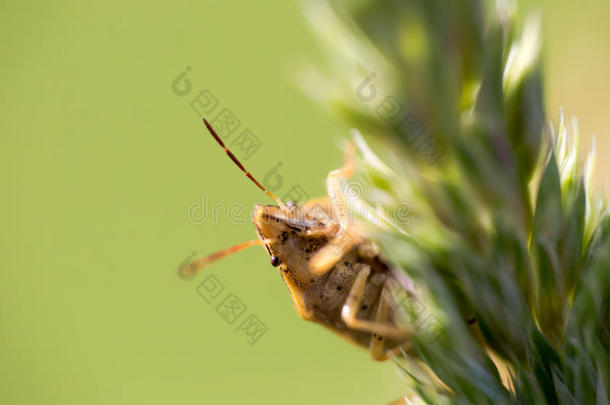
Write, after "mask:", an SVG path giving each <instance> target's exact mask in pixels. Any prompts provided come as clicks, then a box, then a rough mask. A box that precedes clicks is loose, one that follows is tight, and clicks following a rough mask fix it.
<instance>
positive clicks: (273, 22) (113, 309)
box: [0, 0, 610, 405]
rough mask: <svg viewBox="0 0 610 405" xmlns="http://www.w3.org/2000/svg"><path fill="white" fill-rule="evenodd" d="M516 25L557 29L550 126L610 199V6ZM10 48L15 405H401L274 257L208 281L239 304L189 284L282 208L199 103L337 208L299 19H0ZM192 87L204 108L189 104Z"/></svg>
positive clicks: (5, 252)
mask: <svg viewBox="0 0 610 405" xmlns="http://www.w3.org/2000/svg"><path fill="white" fill-rule="evenodd" d="M521 5H522V8H521V11H522V12H525V11H529V10H535V9H538V10H541V11H542V13H543V17H544V24H545V25H544V36H545V41H546V42H545V43H546V47H545V54H546V64H545V69H546V73H547V76H546V95H547V102H548V104H547V111H548V112H549V118H551V119H553V120H555V121H556V120H557V117H558V108H559V106H563V107H564V108H565V111H566V114H567V115H577V116H578V118H579V121H580V128H581V133H582V135H583V147H585V148H588V145H589V142H590V139H591V135H596V137H597V140H598V149H599V150H598V152H599V162H600V163H599V167H598V173H599V175H600V177H601V178H602V179H604V181H605V184H606V187H608V185H610V178H609V176H608V175H607V173H608V169H609V168H610V164H609V159H606V153H608V152H609V151H610V136H609V135H610V114H609V113H610V110H609V104H608V102H607V100H608V96H607V95H608V94H610V80H609V79H608V73H609V65H610V25H608V24H607V21H608V15H609V13H610V5H609V3H608V2H607V1H605V0H585V1H581V2H578V3H576V2H573V1H567V0H561V1H557V0H555V1H551V0H548V1H542V2H541V1H536V2H534V1H527V2H522V4H521ZM0 38H2V40H1V41H0V50H1V57H2V59H1V62H0V103H1V104H0V105H1V107H2V115H1V117H2V118H1V119H0V179H1V184H2V191H1V195H2V198H1V199H0V229H1V232H0V257H1V260H0V263H1V265H0V266H1V267H0V268H1V272H0V403H3V404H147V405H153V404H167V403H178V404H202V403H206V404H241V403H244V404H246V403H256V404H286V403H291V404H312V403H318V404H340V403H350V404H371V403H386V402H389V401H390V400H392V399H395V398H397V397H399V396H400V394H401V393H403V382H402V380H401V377H400V376H399V375H398V373H397V371H396V370H395V369H394V368H393V366H392V364H390V363H389V362H386V363H374V362H371V361H370V360H369V358H368V354H367V353H366V352H365V351H363V350H361V349H359V348H357V347H353V346H351V345H348V344H346V343H345V342H343V341H342V340H341V339H340V338H338V337H336V336H335V335H333V334H332V333H330V332H328V331H326V330H324V329H322V328H321V327H318V326H316V325H312V324H309V323H307V322H305V321H302V320H301V319H299V318H298V316H297V315H296V312H295V310H294V308H293V304H292V302H291V300H290V297H289V294H288V291H287V289H286V287H285V286H284V285H283V283H282V281H281V277H280V275H279V274H278V272H277V270H276V269H274V268H272V267H271V266H270V265H269V264H268V257H267V255H266V254H265V253H264V252H263V251H262V250H261V249H260V248H255V249H251V250H248V251H244V252H242V253H240V254H239V255H235V256H232V257H229V258H227V259H226V260H224V261H222V262H220V263H218V264H217V265H215V266H214V267H213V268H210V269H209V273H208V274H214V275H215V276H216V278H217V280H218V281H220V282H221V283H222V284H223V286H224V287H225V289H224V291H223V293H222V294H221V295H220V296H219V298H217V300H216V301H213V302H212V303H208V302H206V301H205V300H204V299H203V298H202V296H201V295H200V294H198V291H197V288H198V286H199V285H200V283H201V282H202V281H203V280H204V279H205V275H204V274H200V275H199V276H198V277H197V278H195V279H193V280H182V279H180V278H179V277H178V276H177V275H176V269H177V267H178V266H179V265H180V264H181V263H182V262H184V261H185V260H188V259H189V258H190V257H192V256H193V255H196V256H200V255H204V254H206V253H209V252H211V251H214V250H217V249H220V248H223V247H226V246H229V245H231V244H234V243H237V242H241V241H245V240H248V239H251V238H253V237H254V236H255V235H254V230H253V227H252V226H251V224H250V223H249V222H248V212H247V211H248V209H247V208H249V207H251V206H252V204H253V203H255V202H259V201H263V202H269V201H268V199H267V198H266V196H265V195H264V194H263V193H261V192H260V191H259V190H258V189H257V188H256V187H254V186H253V185H252V184H250V183H249V182H247V181H246V180H245V179H244V177H243V175H242V174H241V173H240V172H239V171H238V170H237V169H236V168H235V167H234V166H233V165H231V164H230V162H229V161H228V160H227V158H226V157H225V156H224V154H223V153H222V151H221V150H220V149H218V147H217V146H216V145H215V144H214V143H213V141H212V140H211V138H210V137H209V136H207V135H206V134H205V132H204V131H203V128H202V125H201V123H200V120H199V118H198V115H197V113H196V112H195V111H194V110H193V109H192V107H191V102H192V101H193V100H194V99H195V98H197V97H198V95H199V94H200V92H201V91H203V90H207V91H208V92H209V93H207V94H211V95H212V96H213V97H215V98H216V100H217V101H218V107H217V109H216V110H215V112H214V114H213V115H215V114H216V113H218V112H219V111H220V110H221V109H224V108H227V109H229V110H230V111H231V112H232V113H233V114H234V115H235V117H237V118H238V119H239V120H240V122H241V126H240V128H239V130H238V132H239V131H241V130H243V129H246V128H247V129H249V130H250V131H251V133H252V134H254V135H255V136H256V137H257V138H258V139H259V140H260V143H261V145H260V148H259V149H258V150H257V151H256V152H255V153H253V154H252V155H251V156H250V157H249V158H248V160H247V161H246V162H247V165H248V166H249V168H250V169H251V171H252V172H254V173H255V174H256V175H257V176H258V177H259V178H261V179H262V178H266V179H267V181H268V182H269V181H271V180H272V182H273V184H274V185H275V186H276V188H277V189H278V191H277V192H278V194H280V195H284V194H285V193H287V192H289V191H290V190H291V189H292V187H293V186H299V187H301V189H302V190H303V191H305V192H306V193H307V194H309V195H310V196H315V195H319V194H322V193H324V188H323V180H324V177H325V175H326V173H327V172H328V171H329V170H330V169H332V168H333V167H334V166H335V165H336V164H337V163H338V162H339V161H340V152H339V151H338V149H337V148H336V145H337V140H339V139H340V138H341V137H342V136H344V135H345V134H346V129H347V128H345V127H343V126H342V125H341V124H339V123H338V122H336V121H334V120H333V119H331V118H330V117H329V116H327V115H326V114H325V113H324V111H322V110H321V109H320V108H319V107H318V106H316V105H315V104H313V103H312V102H311V101H310V100H309V99H307V98H306V97H305V96H304V95H303V94H302V93H301V92H300V91H299V90H298V89H296V87H295V86H294V85H293V82H292V79H291V75H290V72H291V71H292V67H293V66H295V65H298V64H299V63H301V62H311V63H314V64H315V63H317V61H320V60H321V58H322V55H323V52H322V50H321V49H320V48H319V46H318V44H317V43H316V42H315V41H314V38H313V36H312V35H311V33H310V31H309V28H308V26H307V24H306V23H305V21H304V19H303V18H302V16H301V12H300V6H299V4H298V3H297V2H295V1H292V0H291V1H258V2H246V1H241V2H238V1H222V2H221V1H218V0H207V1H198V2H194V1H178V2H173V3H166V4H156V3H150V2H141V1H132V2H124V1H107V2H89V3H88V4H85V3H84V2H76V1H61V2H34V1H16V0H10V1H7V0H4V1H2V2H1V3H0ZM187 67H188V68H189V69H190V71H188V74H187V76H186V78H187V79H188V80H189V81H190V84H191V90H190V92H189V91H187V88H183V89H184V93H188V94H184V95H179V94H176V92H175V91H173V90H172V82H173V81H174V79H175V78H176V77H177V76H178V75H179V74H180V73H181V72H183V71H185V69H187ZM178 93H179V92H178ZM233 136H237V135H233ZM238 154H239V153H238ZM272 170H275V171H272ZM278 176H279V177H278ZM279 181H281V184H280V183H278V182H279ZM202 201H203V202H202ZM198 202H199V204H201V205H197V203H198ZM231 204H233V205H231ZM189 207H191V213H195V216H194V217H193V215H191V218H190V219H189V215H188V211H189ZM231 207H246V209H240V208H231ZM198 209H202V210H199V211H197V210H198ZM214 213H217V217H216V218H215V215H214ZM205 214H207V215H208V216H207V218H206V217H205ZM229 293H233V294H234V296H235V297H238V298H239V300H240V301H241V302H242V303H243V304H244V305H245V306H246V309H245V312H244V314H243V315H242V316H241V318H240V319H238V320H237V321H235V323H233V324H228V323H227V322H226V321H225V320H224V319H223V317H222V316H221V315H220V314H219V313H218V312H217V311H216V307H217V305H218V304H219V303H220V301H221V300H222V298H224V297H225V296H226V295H228V294H229ZM249 314H254V315H256V316H257V317H258V319H259V320H260V321H262V322H263V323H264V325H265V327H266V328H267V331H266V333H265V334H263V335H262V336H261V337H260V338H259V339H258V340H257V341H256V342H255V344H253V345H251V344H249V339H248V336H246V334H245V333H243V331H238V330H236V329H238V327H239V324H240V322H241V321H242V320H243V319H245V317H246V316H248V315H249Z"/></svg>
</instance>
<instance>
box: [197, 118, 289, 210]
mask: <svg viewBox="0 0 610 405" xmlns="http://www.w3.org/2000/svg"><path fill="white" fill-rule="evenodd" d="M203 123H204V124H205V126H206V128H207V129H208V131H210V134H212V136H213V137H214V139H216V142H218V144H219V145H220V147H221V148H223V149H224V150H225V152H226V154H227V155H228V156H229V157H230V158H231V160H232V161H233V163H235V164H236V165H237V167H239V168H240V169H241V171H242V172H244V173H245V175H246V177H248V178H249V179H250V180H251V181H252V182H253V183H254V184H256V186H257V187H258V188H260V189H261V190H263V191H264V192H265V194H267V195H268V196H269V197H271V198H273V199H274V200H275V201H276V202H277V204H278V205H279V207H280V208H282V209H284V208H286V205H285V204H284V203H283V202H282V200H280V199H279V198H278V197H276V196H275V195H273V194H272V193H271V192H270V191H268V190H267V189H266V188H265V187H264V186H263V185H262V184H261V183H259V182H258V180H256V179H255V178H254V176H252V174H250V172H249V171H247V170H246V168H245V167H244V165H243V164H242V163H241V162H240V161H239V159H237V157H235V155H234V154H233V152H231V151H230V150H229V148H227V147H226V146H225V143H224V142H223V141H222V139H220V137H219V136H218V134H217V133H216V131H214V128H212V125H210V123H209V122H208V120H206V119H205V118H204V119H203Z"/></svg>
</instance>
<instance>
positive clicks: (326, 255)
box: [310, 143, 359, 275]
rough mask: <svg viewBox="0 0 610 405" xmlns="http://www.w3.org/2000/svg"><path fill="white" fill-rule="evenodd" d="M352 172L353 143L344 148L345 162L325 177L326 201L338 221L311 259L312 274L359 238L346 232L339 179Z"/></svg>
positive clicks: (321, 271) (333, 261)
mask: <svg viewBox="0 0 610 405" xmlns="http://www.w3.org/2000/svg"><path fill="white" fill-rule="evenodd" d="M353 174H354V144H353V143H348V144H347V147H346V148H345V162H344V163H343V166H341V167H340V168H338V169H336V170H333V171H331V172H330V173H329V174H328V177H327V178H326V191H327V192H328V203H329V206H330V211H331V213H332V216H333V220H334V221H336V222H338V224H339V230H338V232H337V233H336V234H335V236H334V237H333V238H332V239H331V240H330V241H329V243H328V244H327V245H326V246H324V247H323V248H322V249H320V251H319V252H318V253H317V254H316V255H315V256H314V257H313V258H312V259H311V264H310V266H311V269H312V270H313V272H314V274H318V275H321V274H324V273H326V272H327V271H328V270H330V268H331V267H333V266H334V265H335V264H336V263H337V262H338V261H339V260H340V259H341V258H342V257H343V256H344V255H345V254H346V253H347V252H348V251H349V250H350V249H351V248H352V247H353V246H354V245H355V244H356V243H357V242H359V238H357V237H356V236H355V235H351V234H349V233H347V227H348V213H347V206H346V204H345V198H344V195H343V191H342V189H341V181H342V180H344V179H347V178H349V177H351V176H352V175H353Z"/></svg>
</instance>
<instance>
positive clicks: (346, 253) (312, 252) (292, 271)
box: [181, 118, 411, 360]
mask: <svg viewBox="0 0 610 405" xmlns="http://www.w3.org/2000/svg"><path fill="white" fill-rule="evenodd" d="M203 123H204V124H205V126H206V127H207V129H208V131H209V132H210V134H211V135H212V136H213V137H214V139H215V140H216V142H217V143H218V144H219V145H220V146H221V147H222V148H223V149H224V150H225V152H226V154H227V155H228V156H229V158H230V159H231V160H232V161H233V163H235V165H237V167H239V168H240V169H241V171H242V172H244V174H245V175H246V176H247V177H248V178H249V179H250V181H252V182H253V183H254V184H256V186H257V187H258V188H260V189H261V190H262V191H263V192H265V193H266V194H267V195H268V196H269V197H271V198H272V199H273V200H275V202H276V203H277V205H263V204H257V205H256V206H255V207H254V210H253V214H252V222H253V223H254V226H255V228H256V233H257V235H258V238H257V239H256V240H252V241H248V242H244V243H240V244H238V245H235V246H232V247H229V248H227V249H224V250H221V251H219V252H216V253H213V254H211V255H209V256H207V257H203V258H201V259H198V260H195V261H193V262H191V263H190V264H189V265H187V266H185V267H183V268H182V269H181V271H182V272H183V273H185V274H184V275H185V276H190V275H192V274H193V273H195V272H196V271H199V270H201V269H202V268H204V267H205V266H207V265H209V264H211V263H212V262H214V261H216V260H218V259H221V258H223V257H225V256H227V255H230V254H233V253H236V252H238V251H240V250H242V249H245V248H247V247H250V246H257V245H259V246H263V247H264V248H265V250H266V251H267V253H268V254H269V256H270V260H271V265H272V266H274V267H276V268H278V269H279V271H280V273H281V275H282V277H283V279H284V282H285V283H286V285H287V287H288V289H289V290H290V294H291V295H292V299H293V301H294V305H295V307H296V310H297V312H298V314H299V315H300V316H301V317H302V318H303V319H306V320H308V321H312V322H315V323H318V324H321V325H323V326H325V327H327V328H328V329H330V330H332V331H333V332H335V333H337V334H339V335H340V336H342V337H344V338H346V339H348V340H349V341H352V342H353V343H356V344H357V345H360V346H363V347H366V348H369V349H370V352H371V357H372V358H373V359H376V360H384V359H386V358H387V354H388V353H389V352H391V351H393V350H394V349H398V348H403V349H404V348H405V347H406V346H407V344H408V342H409V339H410V334H411V331H410V329H409V328H407V327H405V326H404V325H402V324H401V322H400V315H401V312H400V310H399V308H398V305H397V302H396V300H395V299H394V298H393V297H394V295H393V294H392V291H393V289H394V288H395V287H396V286H400V285H401V284H400V283H399V282H398V281H397V279H396V278H395V277H394V276H393V273H392V271H391V268H390V264H389V262H388V261H386V260H385V259H384V258H383V257H381V255H380V254H379V251H378V249H377V247H376V245H375V244H374V243H373V242H372V241H370V240H368V239H366V238H365V237H363V236H362V235H360V234H359V233H358V232H357V231H356V230H355V229H354V228H353V227H352V226H350V221H349V220H348V212H347V207H346V201H345V196H344V194H343V192H342V188H341V182H342V181H343V180H344V179H347V178H349V177H350V176H352V174H353V173H354V158H353V148H354V147H353V145H352V144H348V147H347V148H346V153H345V162H344V164H343V166H342V167H340V168H339V169H336V170H333V171H331V172H330V173H329V174H328V177H327V179H326V187H327V192H328V196H326V197H323V198H318V199H314V200H310V201H307V202H305V203H304V204H302V205H299V204H297V203H295V202H286V203H284V202H283V201H282V200H280V199H279V198H278V197H276V196H275V195H273V194H272V193H271V192H269V191H268V190H267V189H265V187H264V186H263V185H262V184H261V183H260V182H258V181H257V180H256V178H254V176H252V174H250V172H248V171H247V170H246V168H245V167H244V165H243V164H242V163H241V162H240V161H239V160H238V159H237V157H235V155H234V154H233V153H232V152H231V151H230V150H229V149H228V148H227V147H226V146H225V144H224V142H223V141H222V139H221V138H220V137H219V136H218V134H217V133H216V131H215V130H214V128H212V126H211V125H210V124H209V122H208V121H207V120H206V119H205V118H204V119H203Z"/></svg>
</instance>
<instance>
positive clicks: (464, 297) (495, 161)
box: [302, 0, 610, 404]
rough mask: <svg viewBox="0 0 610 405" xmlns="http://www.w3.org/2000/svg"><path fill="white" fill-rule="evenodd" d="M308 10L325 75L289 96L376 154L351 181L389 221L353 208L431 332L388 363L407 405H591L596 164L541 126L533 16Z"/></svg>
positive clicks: (495, 10)
mask: <svg viewBox="0 0 610 405" xmlns="http://www.w3.org/2000/svg"><path fill="white" fill-rule="evenodd" d="M306 11H307V16H308V17H309V19H310V20H311V22H312V23H313V25H314V26H315V32H316V33H317V34H318V36H319V37H320V38H321V39H322V40H323V41H324V42H326V44H327V46H328V48H327V49H328V50H329V52H328V55H329V62H330V63H329V64H328V65H327V67H326V68H324V69H323V72H320V71H318V70H316V69H309V70H308V71H306V72H305V74H304V75H303V78H304V79H303V82H302V83H303V87H304V88H305V89H306V90H307V91H308V92H309V93H310V94H311V95H312V96H313V97H315V98H316V100H318V101H319V102H320V103H323V104H324V105H325V106H327V107H328V108H329V109H330V110H331V111H333V112H334V113H336V114H338V115H339V116H341V117H342V118H344V119H346V120H347V122H348V123H349V124H350V125H352V126H354V127H355V128H357V129H358V130H359V131H360V132H361V133H362V134H363V135H364V138H366V140H367V142H368V143H369V144H370V145H371V149H372V150H374V151H375V152H376V155H373V154H372V153H369V152H366V146H365V145H364V143H363V141H362V140H361V141H360V143H361V146H362V147H363V148H364V151H365V153H362V156H361V159H360V165H359V169H358V175H359V176H360V179H361V180H362V181H364V182H366V183H367V187H366V195H365V196H364V198H363V200H367V201H369V202H371V201H375V202H381V203H382V204H383V206H384V207H385V212H386V213H387V215H389V218H383V217H380V216H379V214H378V212H377V211H375V210H374V209H372V208H366V205H365V204H361V203H362V201H360V200H359V199H357V198H352V199H351V202H352V210H353V212H354V213H355V215H365V216H366V217H367V218H368V219H370V218H371V217H374V218H377V220H373V221H370V220H369V221H368V222H369V224H370V225H369V229H368V232H370V234H371V235H372V237H373V238H374V239H375V240H377V241H378V242H379V244H380V246H381V248H382V250H383V251H384V252H385V254H387V255H388V256H389V257H391V258H392V259H393V260H394V262H395V263H396V264H397V265H399V266H400V268H401V269H402V270H404V272H405V273H406V274H407V275H408V276H409V277H410V278H411V279H413V280H414V282H415V283H416V285H417V286H418V287H419V288H420V290H421V292H422V297H423V298H422V300H423V303H424V305H425V307H426V310H427V311H429V312H430V313H431V314H433V317H434V319H436V320H438V328H439V330H438V334H435V337H436V338H435V339H434V340H431V339H430V338H429V335H430V333H429V332H430V331H429V330H426V328H419V329H418V330H416V335H415V340H414V341H415V349H414V350H413V351H411V352H408V353H407V352H405V353H403V356H399V357H397V359H396V361H397V363H398V364H399V366H400V367H401V369H402V370H403V371H404V372H405V375H406V376H408V378H409V379H410V381H411V384H410V385H409V387H410V388H411V390H412V391H413V395H414V397H417V401H422V402H425V403H434V404H436V403H457V404H472V403H475V404H485V403H494V404H507V403H519V404H542V403H549V404H557V403H559V404H576V403H578V404H607V403H608V402H609V398H610V394H609V393H610V374H609V372H610V370H609V367H610V362H609V360H610V358H609V357H610V356H609V348H610V329H609V328H610V326H609V325H610V309H609V302H610V216H609V215H608V210H607V207H606V203H605V201H604V200H603V198H602V197H601V195H599V194H597V193H596V192H595V190H594V187H593V174H592V171H593V169H592V168H593V153H594V152H593V151H592V153H591V154H590V155H589V157H588V158H587V160H586V163H585V164H584V169H583V167H582V165H581V161H580V157H579V151H578V131H577V128H576V127H575V125H571V126H568V125H566V123H565V122H564V118H563V113H562V114H561V115H560V121H559V125H558V128H557V129H556V130H553V128H552V127H550V126H547V125H546V118H545V113H544V104H543V95H542V89H543V82H542V75H541V72H542V69H541V58H540V48H541V43H540V42H541V41H540V34H539V31H538V27H539V20H538V19H537V18H535V17H534V18H530V19H529V20H527V21H526V22H525V24H523V26H522V27H520V26H519V25H520V24H519V22H518V21H517V20H516V19H515V18H514V17H513V15H514V12H513V11H514V10H513V8H512V7H511V6H510V4H509V3H508V2H505V3H500V2H498V3H491V2H485V1H476V0H455V1H442V0H411V1H406V0H364V1H351V2H347V1H333V2H332V3H330V4H329V3H326V2H313V3H311V2H308V3H307V6H306ZM517 33H519V34H517ZM568 127H569V128H568ZM405 202H406V203H408V204H409V206H410V207H412V210H411V211H410V212H409V215H410V217H411V218H419V219H420V220H418V221H410V223H409V224H405V221H404V218H399V217H397V216H399V215H398V214H396V213H397V212H400V211H399V210H398V211H397V209H396V208H397V207H399V206H400V204H404V203H405ZM401 222H402V224H403V225H404V226H402V228H404V229H405V230H406V232H403V231H401V230H400V229H399V228H400V226H388V224H396V223H398V224H399V225H400V223H401ZM473 318H474V319H475V320H476V326H475V327H469V326H468V325H467V320H471V319H473ZM473 331H474V332H473Z"/></svg>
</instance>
